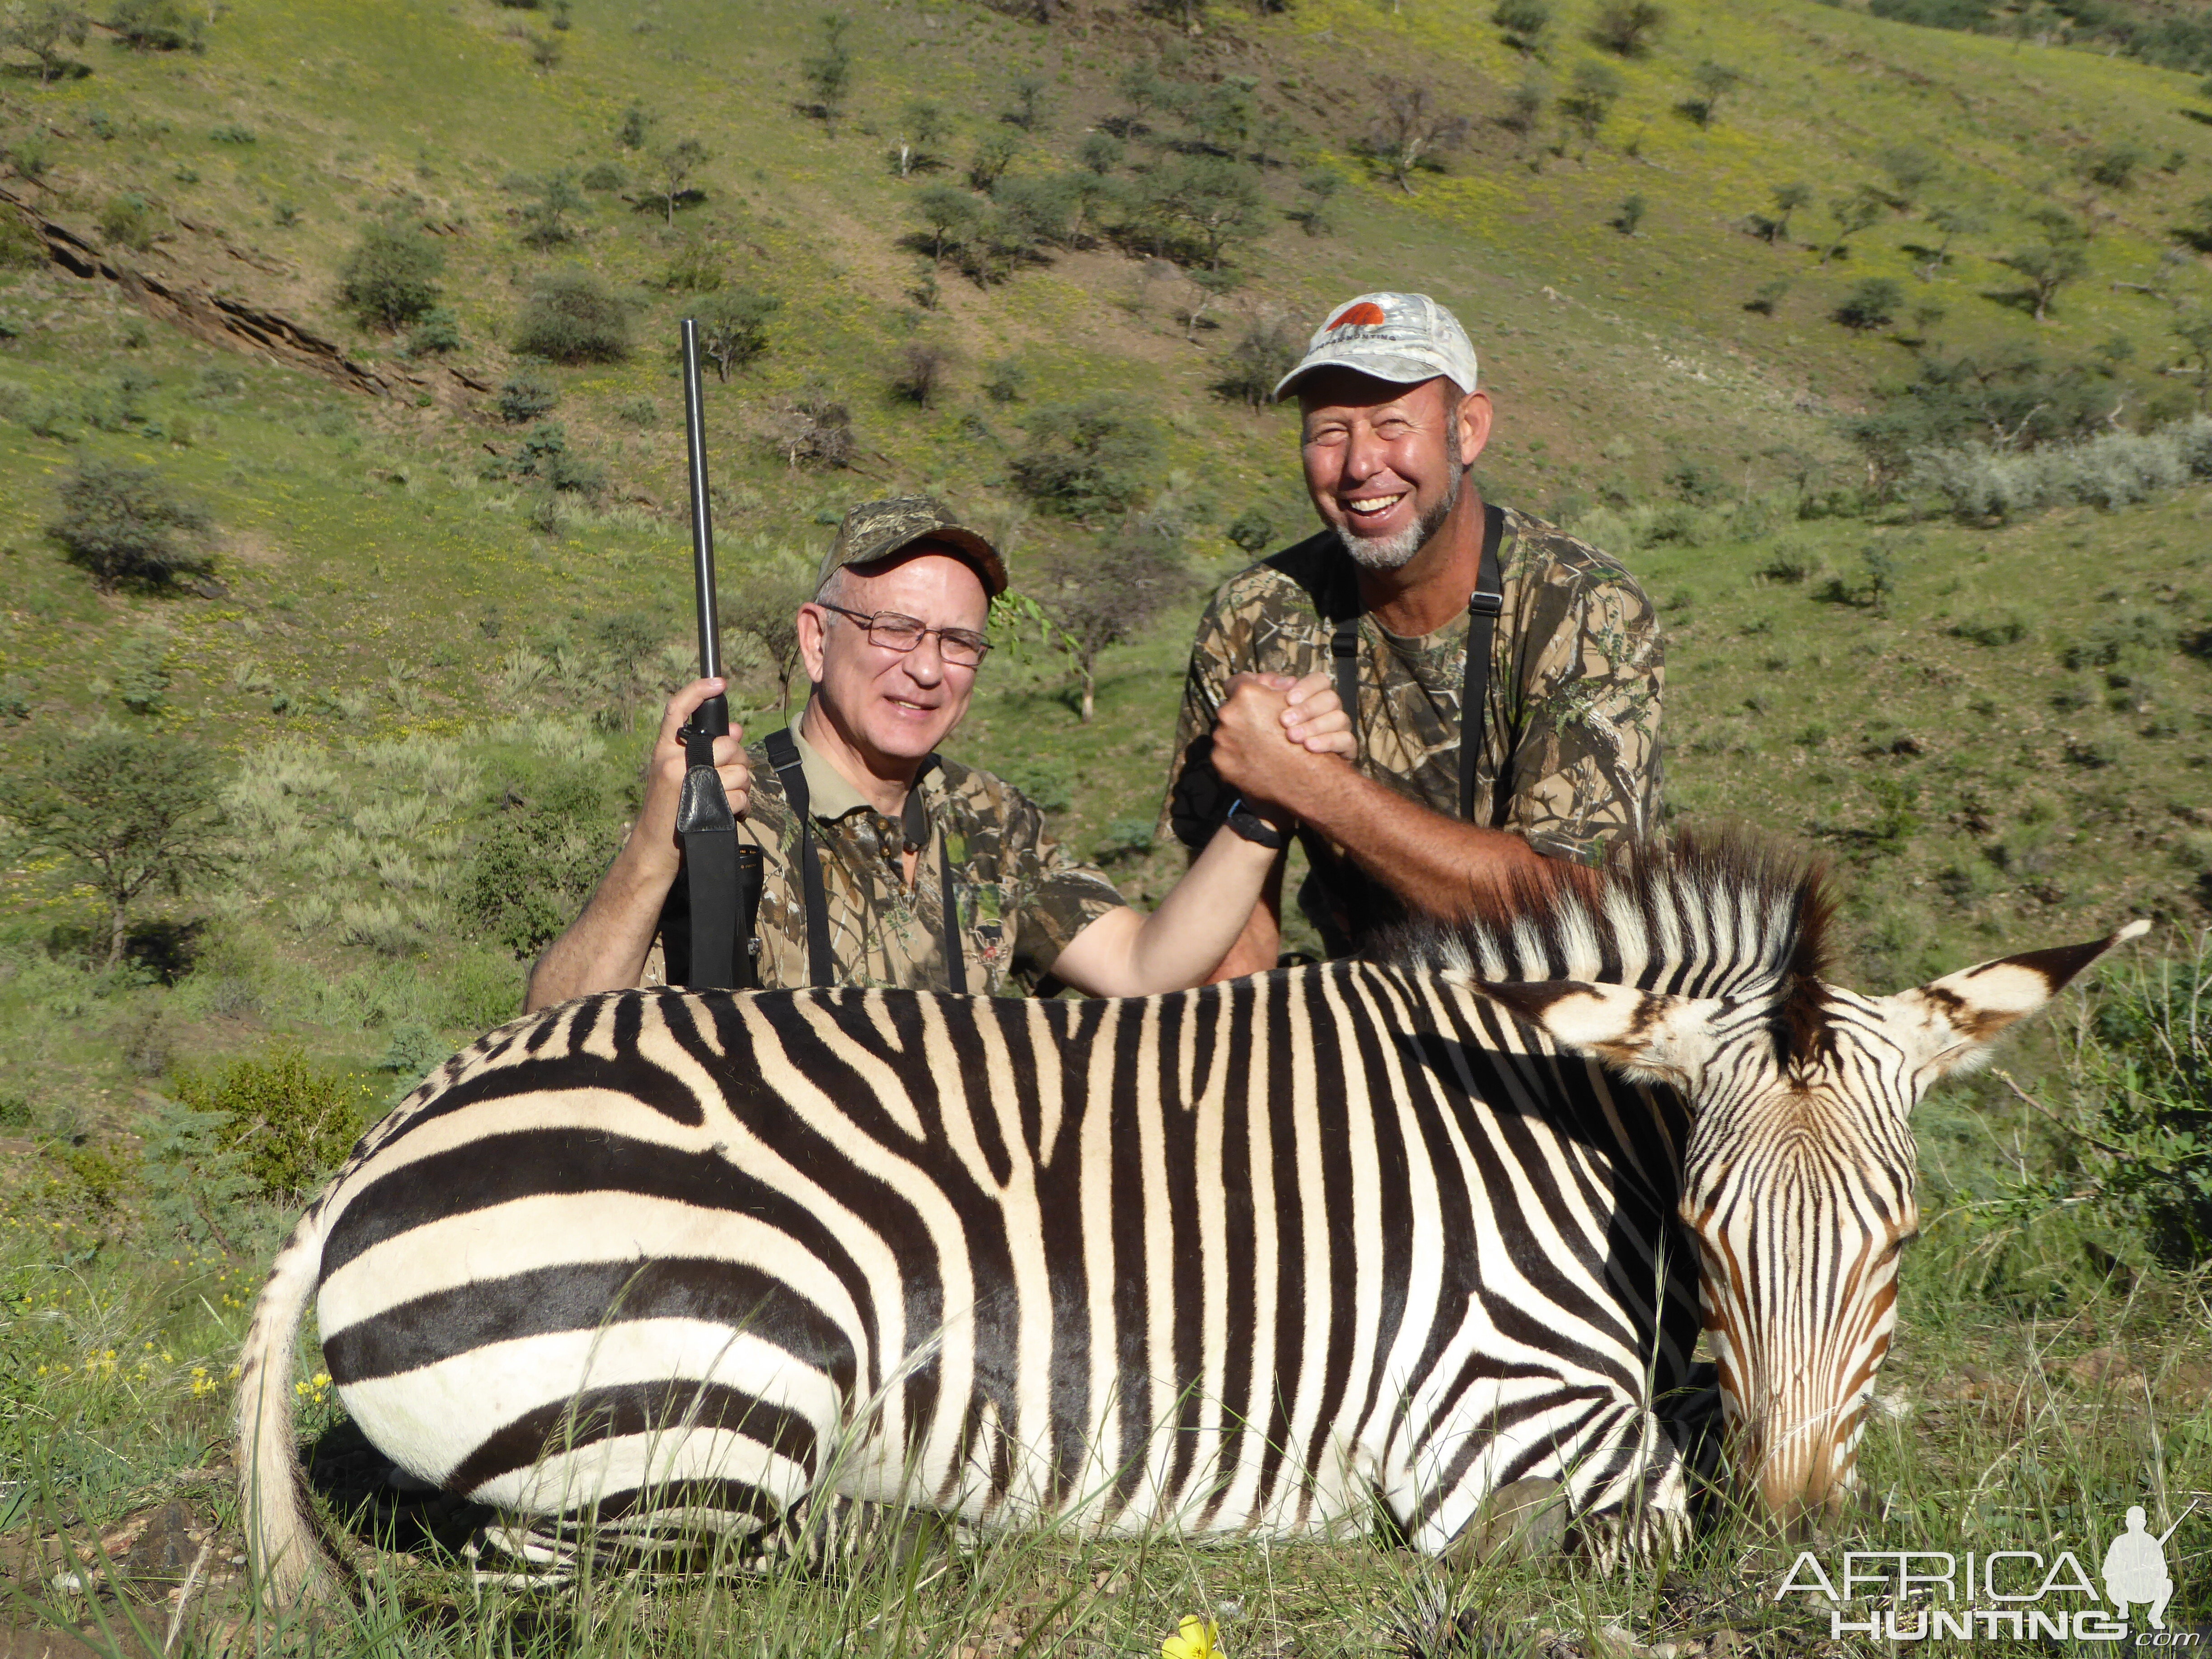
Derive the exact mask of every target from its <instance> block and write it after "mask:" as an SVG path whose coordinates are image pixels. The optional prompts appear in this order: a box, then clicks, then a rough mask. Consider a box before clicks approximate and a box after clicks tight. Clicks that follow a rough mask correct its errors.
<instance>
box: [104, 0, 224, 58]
mask: <svg viewBox="0 0 2212 1659" xmlns="http://www.w3.org/2000/svg"><path fill="white" fill-rule="evenodd" d="M107 27H110V28H111V29H113V30H114V31H115V34H116V39H117V41H118V44H120V45H123V46H129V47H131V49H132V50H133V51H137V52H185V51H191V52H200V51H204V49H205V42H204V40H203V38H202V33H203V30H204V24H203V23H202V22H201V21H200V19H198V18H197V17H195V16H193V15H191V13H190V12H188V11H187V10H186V9H185V8H184V7H183V6H180V5H179V4H178V3H177V0H118V3H117V5H116V8H115V9H114V10H113V11H112V12H110V13H108V15H107Z"/></svg>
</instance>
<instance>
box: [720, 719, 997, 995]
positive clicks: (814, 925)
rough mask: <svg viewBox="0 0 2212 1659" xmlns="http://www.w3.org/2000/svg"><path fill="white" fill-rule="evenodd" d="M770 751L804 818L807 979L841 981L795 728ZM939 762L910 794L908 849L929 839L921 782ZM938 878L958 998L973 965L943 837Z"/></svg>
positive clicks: (932, 762)
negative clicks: (965, 949)
mask: <svg viewBox="0 0 2212 1659" xmlns="http://www.w3.org/2000/svg"><path fill="white" fill-rule="evenodd" d="M761 747H762V748H763V750H766V751H767V754H768V763H769V766H771V767H772V768H774V769H775V775H776V776H777V777H778V778H779V779H781V781H782V783H783V797H784V799H786V800H787V801H789V802H790V803H791V810H792V811H793V814H795V815H796V816H797V817H798V819H799V891H800V894H801V896H802V899H803V902H804V903H805V907H806V981H807V983H808V984H810V985H835V984H836V983H837V964H836V959H835V957H833V956H832V955H831V953H830V949H829V895H828V890H827V888H826V886H825V884H824V883H823V878H822V848H821V844H820V843H819V842H817V840H816V839H815V835H814V814H813V812H812V811H811V806H812V799H811V796H810V795H809V793H807V788H806V769H805V764H804V763H802V762H801V761H800V759H799V745H798V744H797V743H795V742H794V741H793V738H792V735H791V731H790V728H789V727H785V728H784V729H783V730H782V731H780V732H769V734H768V736H767V738H764V739H763V742H762V744H761ZM937 764H938V757H936V756H935V755H931V756H929V757H927V758H926V759H925V760H924V761H923V762H922V763H921V770H920V771H918V772H917V773H916V774H915V780H914V784H913V787H911V788H910V789H909V790H908V793H907V811H906V819H907V821H906V824H905V833H906V844H907V849H908V851H914V850H916V849H917V848H919V847H921V846H922V845H924V844H926V843H927V839H928V818H927V815H926V811H925V809H924V808H923V806H922V805H921V781H922V779H923V778H925V777H927V776H928V775H929V772H930V769H932V768H933V767H934V766H936V765H937ZM937 851H938V862H937V879H938V886H939V891H940V892H941V893H942V894H943V895H944V901H945V984H946V986H947V987H948V988H949V989H950V990H951V992H952V993H953V994H954V995H956V996H960V995H965V994H966V993H967V990H968V969H967V963H966V962H965V961H964V960H963V957H962V955H961V951H960V904H959V900H958V898H957V896H956V893H955V891H954V889H953V885H952V848H951V842H950V841H949V840H948V839H947V838H945V836H939V838H938V848H937Z"/></svg>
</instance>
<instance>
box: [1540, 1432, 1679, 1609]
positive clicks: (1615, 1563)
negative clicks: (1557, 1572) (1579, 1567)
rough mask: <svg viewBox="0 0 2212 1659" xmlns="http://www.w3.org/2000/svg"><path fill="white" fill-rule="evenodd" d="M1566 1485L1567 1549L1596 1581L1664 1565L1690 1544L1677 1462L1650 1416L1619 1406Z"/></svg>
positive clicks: (1667, 1438) (1667, 1437)
mask: <svg viewBox="0 0 2212 1659" xmlns="http://www.w3.org/2000/svg"><path fill="white" fill-rule="evenodd" d="M1568 1482H1569V1485H1570V1486H1571V1488H1572V1489H1573V1490H1574V1492H1575V1493H1576V1497H1577V1499H1578V1501H1577V1503H1576V1504H1575V1506H1574V1516H1573V1520H1572V1522H1571V1525H1570V1526H1569V1528H1568V1529H1567V1538H1566V1547H1567V1550H1568V1552H1569V1553H1571V1554H1574V1555H1577V1556H1579V1557H1581V1558H1582V1559H1583V1560H1585V1561H1587V1562H1588V1563H1589V1565H1591V1566H1592V1567H1594V1568H1595V1570H1596V1571H1598V1572H1599V1573H1601V1574H1602V1575H1605V1576H1607V1577H1610V1576H1611V1575H1613V1573H1616V1572H1618V1571H1620V1570H1621V1569H1622V1568H1623V1567H1625V1566H1627V1565H1630V1564H1632V1563H1634V1564H1638V1565H1650V1564H1652V1563H1655V1562H1657V1561H1661V1560H1663V1559H1666V1558H1667V1557H1668V1556H1670V1555H1674V1554H1675V1553H1679V1552H1680V1551H1681V1550H1682V1549H1683V1548H1684V1547H1686V1545H1687V1544H1688V1543H1689V1541H1690V1489H1689V1483H1688V1482H1687V1480H1685V1478H1684V1463H1683V1460H1682V1456H1681V1454H1680V1451H1679V1450H1677V1449H1676V1447H1675V1444H1674V1439H1673V1437H1671V1436H1670V1435H1669V1434H1668V1431H1667V1425H1666V1424H1665V1423H1664V1422H1662V1420H1661V1419H1660V1418H1659V1417H1658V1416H1657V1415H1656V1413H1652V1412H1650V1411H1646V1410H1644V1409H1643V1408H1642V1407H1633V1406H1632V1407H1626V1408H1624V1409H1623V1410H1622V1412H1621V1413H1620V1416H1619V1418H1618V1419H1616V1420H1615V1422H1614V1423H1613V1425H1611V1428H1610V1431H1609V1432H1608V1433H1607V1435H1605V1436H1604V1437H1602V1438H1601V1439H1600V1440H1598V1441H1597V1442H1596V1443H1593V1444H1591V1445H1589V1447H1588V1449H1586V1451H1585V1452H1584V1455H1583V1459H1582V1460H1581V1462H1580V1464H1579V1466H1578V1467H1577V1468H1575V1469H1573V1470H1571V1471H1570V1472H1569V1474H1568Z"/></svg>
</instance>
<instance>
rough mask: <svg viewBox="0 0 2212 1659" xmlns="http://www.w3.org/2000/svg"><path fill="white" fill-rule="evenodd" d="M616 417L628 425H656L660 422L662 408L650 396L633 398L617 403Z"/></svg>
mask: <svg viewBox="0 0 2212 1659" xmlns="http://www.w3.org/2000/svg"><path fill="white" fill-rule="evenodd" d="M615 418H616V419H617V420H618V421H621V422H623V424H624V425H626V426H635V427H654V426H658V425H659V424H660V408H659V404H655V403H654V402H653V399H652V398H630V399H629V401H628V402H626V403H623V404H617V405H616V407H615Z"/></svg>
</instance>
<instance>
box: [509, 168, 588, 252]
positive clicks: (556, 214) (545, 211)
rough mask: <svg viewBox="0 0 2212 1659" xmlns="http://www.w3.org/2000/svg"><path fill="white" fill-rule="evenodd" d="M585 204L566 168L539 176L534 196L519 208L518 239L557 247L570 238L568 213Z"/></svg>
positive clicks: (543, 245) (532, 243)
mask: <svg viewBox="0 0 2212 1659" xmlns="http://www.w3.org/2000/svg"><path fill="white" fill-rule="evenodd" d="M584 205H585V203H584V196H583V192H582V191H580V190H578V189H577V188H576V175H575V174H574V173H571V172H568V171H567V170H566V169H563V170H562V171H561V172H559V173H554V174H552V175H550V177H548V178H546V179H543V180H542V181H540V183H539V184H538V195H537V198H536V199H535V200H533V201H532V202H530V203H528V204H526V205H525V206H524V208H523V210H522V224H523V231H522V240H524V241H526V242H527V243H528V244H529V245H530V246H532V247H558V246H560V245H561V244H562V243H563V242H566V241H568V240H571V239H572V238H574V235H575V234H576V233H575V232H574V230H573V229H572V228H570V227H569V224H568V216H569V215H570V214H572V213H574V212H576V211H578V210H580V209H581V208H582V207H583V206H584Z"/></svg>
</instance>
